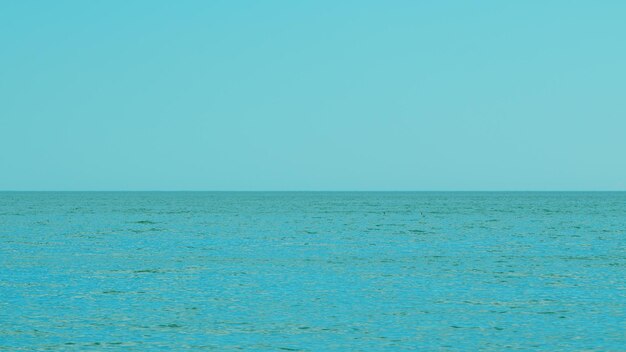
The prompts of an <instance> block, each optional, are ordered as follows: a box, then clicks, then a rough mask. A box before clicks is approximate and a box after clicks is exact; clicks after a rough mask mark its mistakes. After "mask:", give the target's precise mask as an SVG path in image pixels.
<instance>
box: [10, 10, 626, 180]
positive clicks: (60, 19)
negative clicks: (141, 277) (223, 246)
mask: <svg viewBox="0 0 626 352" xmlns="http://www.w3.org/2000/svg"><path fill="white" fill-rule="evenodd" d="M625 155H626V2H625V1H565V0H563V1H501V0H498V1H363V0H360V1H287V0H285V1H230V0H229V1H156V0H150V1H148V0H146V1H132V0H131V1H82V0H81V1H78V0H77V1H31V0H24V1H2V2H1V3H0V189H3V190H625V189H626V156H625Z"/></svg>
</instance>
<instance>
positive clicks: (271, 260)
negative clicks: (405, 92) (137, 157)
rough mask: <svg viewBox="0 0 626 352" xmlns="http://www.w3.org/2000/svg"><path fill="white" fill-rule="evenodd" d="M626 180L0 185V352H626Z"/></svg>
mask: <svg viewBox="0 0 626 352" xmlns="http://www.w3.org/2000/svg"><path fill="white" fill-rule="evenodd" d="M625 274H626V193H402V192H398V193H210V192H207V193H203V192H197V193H196V192H189V193H185V192H181V193H177V192H173V193H159V192H155V193H149V192H148V193H124V192H117V193H116V192H112V193H98V192H94V193H89V192H87V193H19V192H5V193H0V350H7V351H38V350H52V351H65V350H69V351H74V350H76V351H78V350H80V351H89V350H94V351H95V350H120V351H122V350H123V351H152V350H175V351H184V350H215V351H228V350H250V351H281V350H283V351H284V350H287V351H400V350H451V351H455V350H493V351H502V350H515V349H520V350H598V351H607V350H614V351H618V350H622V351H623V350H626V335H625V329H626V280H625V277H626V275H625Z"/></svg>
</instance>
